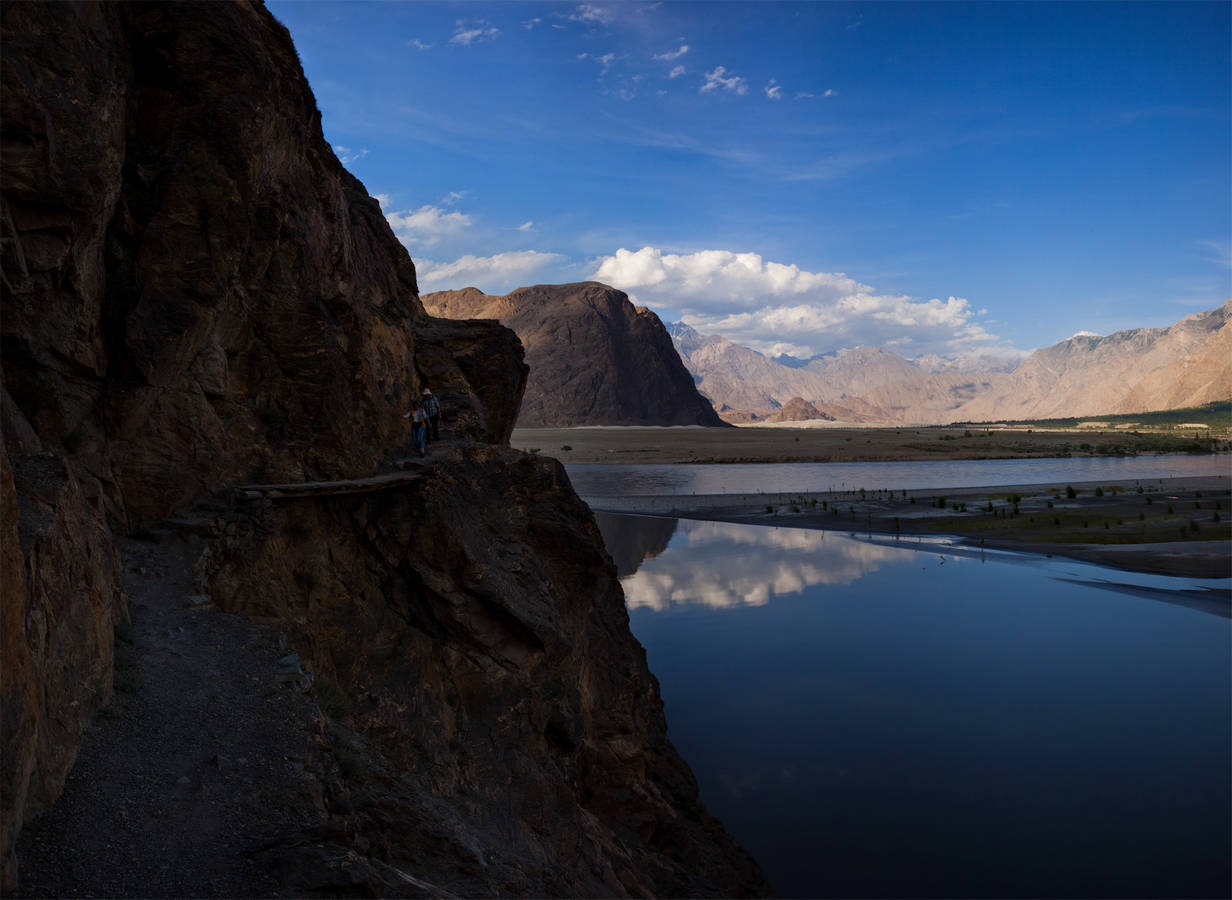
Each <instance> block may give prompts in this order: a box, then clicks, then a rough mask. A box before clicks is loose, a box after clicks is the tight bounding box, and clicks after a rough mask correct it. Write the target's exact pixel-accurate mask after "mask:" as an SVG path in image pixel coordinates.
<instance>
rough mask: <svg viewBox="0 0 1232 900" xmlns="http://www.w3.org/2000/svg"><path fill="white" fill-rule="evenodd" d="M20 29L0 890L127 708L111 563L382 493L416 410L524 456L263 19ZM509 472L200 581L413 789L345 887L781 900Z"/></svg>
mask: <svg viewBox="0 0 1232 900" xmlns="http://www.w3.org/2000/svg"><path fill="white" fill-rule="evenodd" d="M0 15H2V16H3V28H4V31H3V45H4V48H5V49H4V54H3V58H2V59H0V66H2V74H3V83H2V88H3V94H4V98H5V102H4V104H3V107H0V116H2V117H3V118H2V121H0V137H2V138H3V160H4V170H5V175H4V182H3V194H2V196H0V227H2V229H3V231H2V233H0V237H2V239H3V243H2V245H0V264H2V266H3V281H2V287H3V295H2V299H3V310H2V312H3V316H2V317H0V340H2V345H0V350H2V355H3V383H2V384H0V387H2V388H3V390H0V422H2V424H3V432H4V448H5V452H4V453H3V454H2V455H0V499H2V500H3V506H4V520H3V526H4V533H3V551H4V571H3V578H4V582H3V588H4V592H3V603H4V608H3V612H4V619H3V623H2V625H3V629H2V633H0V637H2V638H3V651H4V653H3V660H2V664H3V671H2V672H0V691H2V692H3V696H2V697H0V699H2V700H3V716H4V722H3V724H4V729H3V735H0V739H2V740H3V747H2V748H0V749H2V750H3V754H2V757H3V762H4V770H3V778H2V779H0V789H2V790H3V804H2V807H3V808H2V810H0V840H2V842H3V847H2V848H0V849H3V852H4V853H5V856H6V872H5V880H6V883H7V884H9V885H11V882H12V876H13V871H12V869H11V867H10V865H9V864H10V863H11V858H10V857H9V853H10V850H11V847H12V844H13V841H14V840H15V836H16V834H17V832H18V831H19V830H20V828H21V826H22V823H23V822H24V821H25V820H26V819H28V818H29V817H30V816H31V815H33V814H35V813H36V812H37V811H38V810H39V809H41V808H43V807H44V806H46V805H47V804H49V803H51V802H52V801H53V800H54V799H55V796H56V794H57V792H58V790H59V784H60V782H62V780H63V777H64V773H65V772H66V771H67V769H68V767H69V766H71V764H72V760H73V757H74V755H75V753H76V748H77V743H78V740H79V737H80V734H81V732H82V729H83V728H84V727H85V726H86V723H87V722H88V720H89V718H90V716H91V715H92V713H93V712H94V711H95V710H96V709H97V708H98V707H99V706H100V705H101V704H102V703H104V702H106V699H107V697H108V696H109V693H110V684H111V647H112V644H111V633H112V628H113V626H114V625H115V624H116V623H118V622H121V621H122V620H123V619H124V618H125V617H126V616H127V611H126V604H125V599H124V596H123V593H122V589H121V587H120V580H119V578H118V563H117V556H116V553H115V550H114V547H113V544H112V542H111V538H110V531H109V528H112V529H136V528H138V527H139V526H141V525H143V524H146V523H152V522H154V521H156V520H158V519H160V518H162V517H164V516H166V515H168V514H169V513H171V512H173V511H175V510H177V509H179V508H181V507H183V506H185V505H186V504H189V503H191V502H193V501H195V500H197V499H199V498H201V497H203V496H204V495H206V494H208V493H210V492H215V493H217V492H220V491H224V490H225V488H226V487H227V486H228V485H232V484H235V483H237V482H256V481H303V480H310V479H330V478H341V477H351V476H363V475H367V474H371V473H372V472H374V471H375V470H376V468H377V467H378V465H379V464H380V463H381V461H383V460H388V459H389V457H391V456H395V455H401V450H402V449H403V448H404V447H405V446H406V445H407V443H408V442H409V425H408V423H407V422H405V421H404V420H403V419H401V417H400V414H401V413H402V412H403V411H404V410H405V409H406V402H407V398H408V396H410V395H414V394H417V393H418V392H419V391H420V390H421V389H422V388H423V387H424V386H425V385H427V386H430V387H431V388H432V389H433V391H434V393H436V394H437V395H438V396H440V397H441V399H442V402H443V405H444V406H445V408H446V409H447V410H448V413H449V420H448V423H449V426H450V429H451V432H452V436H456V437H459V438H462V439H464V440H466V441H467V442H468V443H467V444H466V446H471V447H473V448H480V447H483V446H490V445H500V444H504V443H506V442H507V440H508V435H509V433H510V431H511V429H512V427H513V423H514V419H515V417H516V415H517V410H518V408H519V403H520V400H521V396H522V392H523V389H524V387H525V383H526V372H527V369H526V366H525V364H524V363H523V362H522V350H521V347H520V345H519V343H518V341H517V338H516V336H515V335H514V334H513V332H511V331H509V330H507V329H505V328H502V327H500V326H499V325H497V324H495V323H491V322H454V321H447V320H442V319H433V318H431V317H430V316H428V315H427V314H426V313H425V312H424V310H423V308H422V306H421V304H420V302H419V299H418V296H417V292H416V291H417V288H416V282H415V269H414V266H413V264H412V263H411V260H410V258H409V257H408V256H407V254H406V251H405V250H404V249H403V248H402V247H401V245H400V244H399V243H398V242H397V240H396V239H395V238H394V236H393V234H392V233H391V232H390V230H389V227H388V225H387V224H386V222H385V220H384V218H383V217H382V216H381V213H380V210H379V208H378V206H377V204H376V202H375V201H374V200H372V199H371V198H370V197H368V195H367V193H366V191H365V190H364V188H363V186H362V185H361V184H360V183H359V182H358V181H357V180H355V179H354V178H353V177H352V176H351V175H349V174H348V173H347V172H346V171H345V170H344V169H343V168H342V167H341V165H340V164H339V163H338V161H337V160H336V158H335V157H334V155H333V153H332V151H331V150H330V148H329V147H328V145H327V144H326V143H325V141H324V140H323V138H322V135H321V130H320V122H319V115H318V113H317V111H316V108H315V103H314V100H313V98H312V95H311V93H310V91H309V89H308V86H307V83H306V82H305V80H304V78H303V75H302V73H301V71H300V68H299V64H298V60H297V58H296V55H295V50H294V47H293V46H292V44H291V41H290V38H289V36H288V35H287V33H286V31H285V29H283V28H282V27H281V26H280V25H279V24H278V23H277V22H276V21H275V20H274V19H273V18H272V17H271V16H270V15H269V14H268V12H267V11H266V10H265V9H264V8H263V7H262V6H260V5H259V4H254V3H247V2H238V3H228V4H189V3H185V4H166V5H164V4H146V3H134V4H120V3H116V4H7V5H5V6H4V7H3V9H2V10H0ZM519 460H520V457H518V455H517V454H513V453H512V451H508V450H501V449H494V448H491V449H487V450H483V449H471V450H459V451H458V459H457V460H456V461H455V462H454V463H453V465H454V468H452V469H451V468H449V466H450V464H449V463H448V462H446V461H442V462H441V466H442V469H441V471H440V472H439V473H438V477H437V478H435V479H433V480H432V481H431V482H430V485H424V486H421V487H419V488H398V489H392V490H390V491H387V492H385V493H383V494H380V495H379V499H374V498H373V497H369V498H368V499H363V500H355V499H353V498H332V499H330V498H319V499H314V500H304V501H297V504H298V505H297V506H295V507H294V508H292V507H290V506H289V507H287V508H285V509H284V508H282V507H273V508H270V509H265V510H262V509H260V508H256V509H254V510H251V511H244V512H239V513H235V515H236V516H238V517H239V519H240V520H241V521H242V522H243V523H244V528H242V529H238V530H234V529H233V531H235V533H237V534H244V535H247V537H245V538H243V539H240V538H236V537H234V536H232V537H231V538H227V539H226V541H225V542H224V543H222V544H219V545H218V546H216V547H213V548H212V549H209V550H207V552H206V555H205V557H204V559H203V561H202V564H201V566H202V568H201V574H202V577H204V578H208V579H210V583H211V585H212V587H213V589H214V590H215V592H216V594H217V598H216V599H217V600H218V602H219V603H220V604H223V605H225V606H226V607H227V608H229V609H233V610H237V611H245V612H251V613H255V614H260V615H271V616H275V617H277V620H278V621H279V622H280V623H282V624H285V626H286V628H287V629H288V630H289V631H290V632H291V634H292V636H293V638H294V639H295V640H296V641H297V644H296V649H297V650H298V652H300V653H301V654H302V655H304V656H305V657H306V658H311V659H312V660H314V662H315V663H316V665H317V666H318V668H319V669H320V671H321V672H323V673H333V675H334V676H335V677H336V678H337V681H338V682H339V683H340V685H341V687H342V690H344V691H346V692H348V693H349V694H350V695H351V697H352V699H353V701H354V703H355V707H356V709H357V714H356V717H355V719H354V721H353V722H352V724H353V725H354V726H355V727H356V728H357V729H359V731H360V732H361V738H362V739H363V740H364V741H368V742H370V743H371V746H372V748H373V750H372V754H373V759H374V760H379V761H380V762H379V766H380V771H381V772H382V773H383V775H382V777H383V778H386V779H387V780H388V783H390V784H395V785H398V789H397V790H396V791H392V792H386V793H381V792H376V791H374V792H373V794H372V796H370V797H368V798H367V800H364V801H361V799H360V798H357V797H351V798H346V797H343V798H341V800H339V798H338V797H337V796H334V797H332V798H331V799H330V800H329V801H328V802H330V803H333V802H335V801H337V802H339V803H341V804H344V805H345V809H346V810H350V812H349V813H346V814H349V815H351V816H353V817H354V820H353V822H352V824H353V825H354V826H355V827H356V828H359V829H366V831H354V830H353V831H351V832H349V833H348V834H349V835H350V837H349V840H351V841H352V844H351V845H350V849H349V850H348V852H352V853H355V854H361V853H367V854H369V855H370V856H372V857H373V858H379V859H381V860H384V861H385V862H386V863H388V862H390V861H394V862H401V863H403V864H405V863H406V862H407V861H408V860H419V861H420V862H423V861H424V860H425V859H426V860H428V861H427V862H425V863H424V865H423V866H422V867H421V868H423V869H427V870H432V871H433V873H434V875H436V876H438V877H440V878H441V879H442V880H443V881H447V882H448V883H450V884H460V885H465V887H466V893H468V894H474V895H481V894H499V893H506V892H508V890H514V889H516V890H520V891H524V892H532V893H540V892H543V893H547V892H553V893H577V892H578V891H582V892H593V893H605V894H616V893H629V892H636V893H682V894H683V893H697V892H705V891H707V890H726V891H735V892H739V893H746V892H755V891H757V890H761V889H764V885H763V884H762V883H761V881H760V875H759V874H758V872H757V868H756V866H755V864H753V863H752V862H751V860H748V858H747V856H745V855H744V854H743V853H742V851H740V850H739V848H738V847H736V846H735V844H734V843H733V842H732V841H731V839H730V838H729V837H728V836H727V835H726V834H725V833H724V832H723V831H722V829H721V827H720V826H719V825H718V824H717V823H716V822H714V820H713V819H711V818H709V817H708V816H707V815H706V814H705V812H704V810H702V809H701V807H700V805H699V804H698V802H697V799H696V793H695V789H694V788H693V786H692V780H691V776H690V775H689V773H688V770H687V767H685V766H684V764H683V762H682V761H681V760H680V759H679V757H678V756H677V755H676V754H675V751H674V750H672V748H671V746H670V745H669V744H668V743H667V742H666V739H665V738H664V736H663V735H664V731H665V726H664V723H663V718H662V711H661V707H660V704H659V701H658V696H657V689H656V686H655V682H654V679H653V677H652V676H651V675H650V674H649V672H648V671H647V670H646V666H645V661H644V658H643V657H642V655H641V651H640V648H639V647H638V645H637V644H636V642H635V641H633V639H632V637H631V636H630V635H629V633H628V629H627V623H626V621H625V619H624V606H623V599H622V597H621V595H620V590H619V586H618V583H617V582H616V580H615V576H614V572H613V571H612V570H611V568H610V565H609V564H608V563H607V561H606V557H605V555H604V554H603V552H602V549H601V546H602V545H601V544H600V543H599V539H598V537H597V533H596V532H595V529H594V526H593V522H592V520H591V519H590V516H589V512H588V510H586V508H585V507H584V506H582V505H581V504H580V503H579V501H577V499H576V497H575V496H574V495H573V494H572V491H571V489H570V488H569V486H568V483H567V480H566V479H564V478H563V475H562V474H561V473H560V472H559V470H557V469H553V468H551V467H550V464H549V463H547V462H546V461H519ZM511 497H516V498H517V499H516V501H515V502H511V501H510V498H511ZM323 802H326V801H323ZM342 810H343V807H339V808H338V809H335V810H333V812H336V813H337V814H338V815H344V812H343V811H342ZM434 823H435V824H434ZM468 829H469V830H468ZM545 835H550V836H551V837H550V839H545V837H544V836H545ZM498 838H499V840H498ZM486 846H499V847H501V848H502V850H501V854H503V855H502V856H501V862H500V864H499V865H493V864H492V860H490V859H489V858H487V857H486V856H485V855H484V850H483V848H484V847H486ZM459 848H464V850H465V852H463V851H462V850H459ZM455 851H456V852H455ZM466 853H469V854H470V855H469V856H467V857H466V858H465V859H463V857H464V856H465V855H466ZM459 854H461V855H459ZM433 860H435V861H436V862H435V863H434V862H432V861H433ZM459 860H462V861H459ZM434 866H435V869H434V868H433V867H434ZM605 867H606V868H605ZM451 873H452V874H451ZM579 885H580V886H583V887H578V886H579ZM355 889H357V890H358V889H361V888H359V887H356V888H355ZM362 889H364V890H372V891H375V890H381V889H382V888H381V887H380V886H379V885H368V886H367V887H366V888H362ZM507 889H508V890H507Z"/></svg>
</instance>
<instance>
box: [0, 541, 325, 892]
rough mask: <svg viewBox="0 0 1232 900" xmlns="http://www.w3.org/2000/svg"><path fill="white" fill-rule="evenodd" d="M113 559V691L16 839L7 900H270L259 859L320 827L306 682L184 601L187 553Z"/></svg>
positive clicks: (145, 546) (281, 652)
mask: <svg viewBox="0 0 1232 900" xmlns="http://www.w3.org/2000/svg"><path fill="white" fill-rule="evenodd" d="M119 546H120V548H121V550H122V552H123V555H124V562H125V582H126V587H127V588H128V591H129V595H130V597H131V599H132V609H133V622H134V624H133V627H132V629H131V632H130V633H128V634H121V635H119V636H118V640H117V676H116V684H117V691H116V694H115V697H114V699H113V700H112V703H111V705H110V706H109V707H108V708H107V709H105V710H103V711H102V712H101V713H100V714H99V716H98V717H97V718H96V720H95V723H94V725H93V726H92V728H91V729H90V730H89V731H88V732H87V734H86V736H85V738H84V740H83V744H82V747H81V752H80V754H79V756H78V759H77V763H76V765H75V766H74V767H73V770H72V772H71V773H70V774H69V777H68V781H67V783H66V785H65V789H64V793H63V795H62V796H61V798H60V800H59V802H58V803H57V804H56V805H55V807H53V808H52V809H51V810H50V811H48V812H46V813H44V814H43V815H42V816H40V817H39V818H37V819H35V820H34V821H33V822H31V823H29V824H28V825H27V826H26V828H25V830H24V832H23V834H22V837H21V839H20V842H19V844H18V859H19V866H20V875H19V877H20V889H19V891H20V892H19V894H18V896H27V897H272V896H279V894H280V891H281V888H280V885H281V884H282V881H281V879H279V878H277V877H276V875H275V873H274V872H273V871H271V870H270V867H269V866H267V865H264V864H263V863H264V857H263V854H262V851H263V850H264V849H266V848H275V847H286V846H289V845H293V844H294V843H296V841H297V840H299V839H300V838H299V836H300V835H306V834H308V833H309V832H311V831H312V830H313V829H314V828H315V827H317V826H319V825H320V824H321V823H322V821H323V819H324V814H323V812H322V809H323V802H322V799H321V798H322V790H321V780H320V777H319V776H320V771H321V769H320V760H319V756H320V754H319V752H317V750H316V749H315V748H317V747H318V746H319V745H320V739H319V731H320V714H319V712H318V711H317V709H316V706H315V704H313V703H312V702H311V700H310V694H306V693H304V690H305V688H306V687H307V685H308V683H309V679H310V676H308V675H306V674H305V673H304V672H303V671H302V666H301V665H300V663H299V659H298V657H296V656H294V655H293V654H291V653H290V651H289V650H287V649H286V648H285V644H283V643H282V639H281V637H280V635H279V634H278V633H277V632H276V631H275V630H273V629H270V628H264V627H260V626H257V625H253V624H251V623H248V622H246V621H245V620H243V619H242V618H240V617H238V616H234V615H228V614H226V613H223V612H220V611H219V610H218V609H217V608H216V607H214V606H213V604H212V603H210V602H209V599H208V598H207V597H204V596H201V595H197V594H196V593H195V591H194V586H193V585H194V581H193V577H192V561H193V559H194V558H195V552H194V549H193V545H191V544H187V543H184V542H182V541H180V540H178V539H176V538H170V539H168V540H167V541H166V542H163V543H154V542H138V541H127V540H125V541H120V542H119Z"/></svg>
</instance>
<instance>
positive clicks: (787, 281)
mask: <svg viewBox="0 0 1232 900" xmlns="http://www.w3.org/2000/svg"><path fill="white" fill-rule="evenodd" d="M591 277H592V278H593V279H594V280H596V281H602V282H604V283H606V284H610V285H612V286H614V287H617V288H620V289H621V290H623V291H627V292H629V293H630V294H632V295H634V296H635V297H636V298H637V302H638V303H641V304H646V305H649V306H652V307H656V308H660V309H663V308H666V309H671V310H674V311H677V312H678V313H679V314H680V316H681V318H682V319H683V320H684V321H685V322H686V323H688V324H689V325H691V326H693V327H694V328H696V329H697V330H698V331H700V332H702V333H703V334H721V335H723V336H724V337H726V338H728V339H729V340H732V341H735V342H736V343H738V344H744V345H745V346H748V347H752V348H753V349H755V350H761V351H762V352H765V353H771V354H775V353H779V352H791V353H794V354H795V355H798V356H807V355H812V354H816V353H827V352H831V351H833V350H837V349H842V348H845V347H854V346H858V345H860V344H873V345H878V346H883V345H890V344H892V345H894V346H895V347H897V348H899V350H898V352H900V353H903V354H905V355H918V354H922V353H929V352H935V353H942V354H947V355H952V354H953V353H956V352H960V351H963V350H968V349H970V348H972V347H975V346H980V345H984V344H987V343H988V342H992V341H995V340H996V338H995V336H994V335H990V334H988V333H987V332H986V331H985V330H984V328H983V326H982V325H980V324H979V323H978V322H977V321H976V318H977V317H978V315H979V313H978V312H977V311H976V310H975V309H974V308H973V307H972V306H971V304H970V303H968V301H967V300H965V299H963V298H961V297H948V298H947V299H944V300H941V299H930V300H923V299H920V298H917V297H910V296H906V295H900V294H888V293H879V292H877V291H876V290H875V289H874V288H873V287H871V286H870V285H867V284H862V283H860V282H858V281H856V280H855V279H853V278H850V277H848V276H847V275H844V274H842V273H829V272H809V271H807V270H805V269H801V268H800V267H799V266H796V265H794V264H784V263H778V262H773V261H769V260H765V259H763V258H762V257H761V256H760V255H759V254H757V253H734V252H732V251H730V250H701V251H698V252H696V253H689V254H674V253H664V252H663V251H662V250H659V249H657V248H654V247H643V248H642V249H640V250H637V251H632V250H626V249H624V248H621V249H620V250H617V251H616V253H615V254H613V255H611V256H607V257H604V258H602V259H601V260H600V261H599V265H598V268H597V269H596V270H595V272H594V274H593V275H592V276H591Z"/></svg>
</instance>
